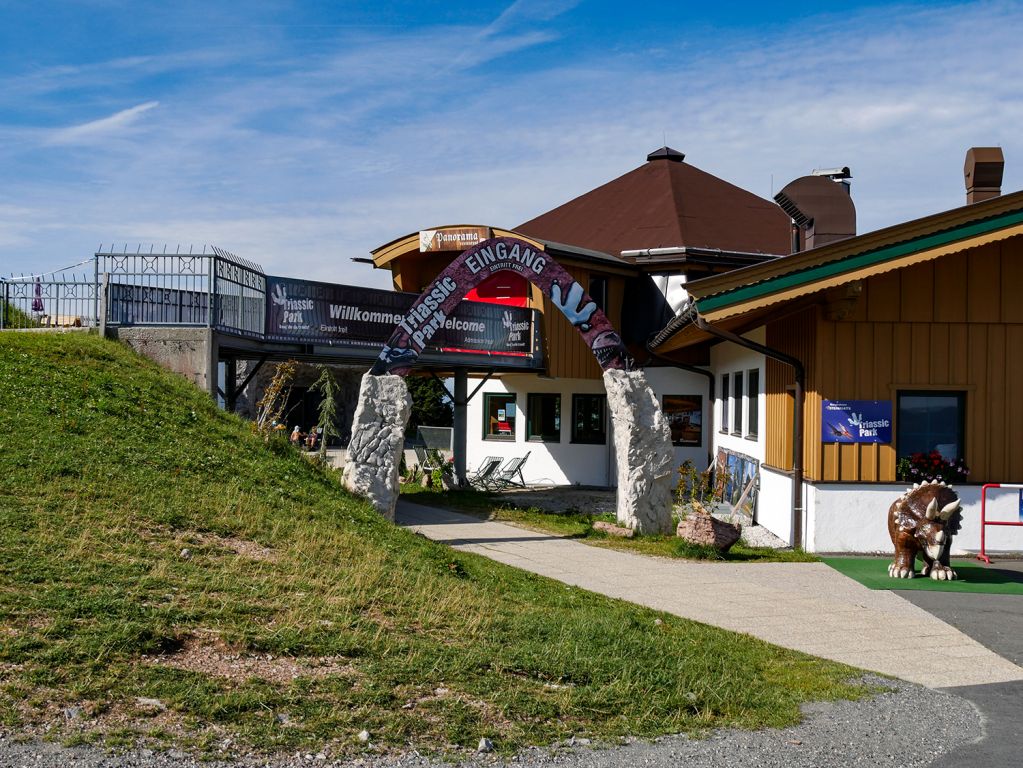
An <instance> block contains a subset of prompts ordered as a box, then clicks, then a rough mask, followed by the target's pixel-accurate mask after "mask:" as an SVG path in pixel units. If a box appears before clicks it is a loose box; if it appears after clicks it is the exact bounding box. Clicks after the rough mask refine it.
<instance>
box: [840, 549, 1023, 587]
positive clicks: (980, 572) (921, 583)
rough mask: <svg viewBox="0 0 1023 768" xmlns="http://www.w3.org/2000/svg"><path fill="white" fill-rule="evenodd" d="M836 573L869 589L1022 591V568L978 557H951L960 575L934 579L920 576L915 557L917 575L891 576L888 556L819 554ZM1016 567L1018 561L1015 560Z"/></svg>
mask: <svg viewBox="0 0 1023 768" xmlns="http://www.w3.org/2000/svg"><path fill="white" fill-rule="evenodd" d="M821 560H823V561H824V562H825V563H827V564H828V565H830V566H831V567H832V568H834V569H835V570H836V571H838V572H839V573H842V574H844V575H846V576H848V577H849V578H850V579H855V580H856V581H858V582H859V583H860V584H862V585H863V586H865V587H868V588H869V589H930V590H936V591H938V592H986V593H990V594H999V595H1023V572H1021V571H1019V570H1011V569H1009V568H999V567H998V563H997V562H994V563H992V564H991V565H985V564H984V563H982V562H980V561H978V560H966V559H963V560H958V559H955V558H953V559H952V568H953V569H955V572H956V574H957V575H958V577H959V578H957V579H956V580H955V581H935V580H934V579H931V578H926V577H921V576H920V567H921V562H920V558H917V562H916V569H917V570H916V573H917V575H916V578H913V579H893V578H892V577H891V576H889V575H888V566H889V565H890V564H891V562H892V558H890V557H822V558H821ZM1014 565H1015V566H1016V567H1018V564H1014Z"/></svg>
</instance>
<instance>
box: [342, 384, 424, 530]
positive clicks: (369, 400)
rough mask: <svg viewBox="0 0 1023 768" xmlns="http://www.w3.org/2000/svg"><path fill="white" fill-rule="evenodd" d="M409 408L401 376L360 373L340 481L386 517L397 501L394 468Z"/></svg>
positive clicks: (407, 395)
mask: <svg viewBox="0 0 1023 768" xmlns="http://www.w3.org/2000/svg"><path fill="white" fill-rule="evenodd" d="M411 410H412V398H411V397H410V396H409V393H408V387H407V386H406V384H405V379H404V378H402V377H401V376H392V375H387V376H374V375H373V374H371V373H367V374H366V375H364V376H363V377H362V386H361V387H360V388H359V404H358V406H356V409H355V419H354V421H353V422H352V440H351V442H350V443H349V444H348V461H347V464H346V465H345V475H344V483H345V487H346V488H347V489H348V490H350V491H351V492H352V493H357V494H359V495H361V496H365V497H366V498H367V499H369V501H370V503H371V504H372V505H373V506H374V507H375V508H376V510H377V511H378V512H379V513H380V514H381V515H383V516H384V517H386V518H387V519H388V520H394V507H395V505H396V504H397V503H398V468H399V465H400V464H401V450H402V447H403V446H404V443H405V425H406V424H407V423H408V417H409V413H411Z"/></svg>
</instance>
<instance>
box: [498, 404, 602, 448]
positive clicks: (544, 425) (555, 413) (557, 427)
mask: <svg viewBox="0 0 1023 768" xmlns="http://www.w3.org/2000/svg"><path fill="white" fill-rule="evenodd" d="M606 414H607V398H606V396H604V395H572V438H571V439H572V442H573V443H591V444H602V443H606V442H607V416H606ZM518 416H519V413H518V406H517V405H516V399H515V395H514V394H498V393H487V394H485V395H483V438H484V439H485V440H514V439H515V424H516V422H517V420H518ZM524 418H525V421H526V439H527V440H539V441H542V442H545V443H558V442H561V395H560V394H557V393H550V392H535V393H532V394H529V395H526V413H525V416H524Z"/></svg>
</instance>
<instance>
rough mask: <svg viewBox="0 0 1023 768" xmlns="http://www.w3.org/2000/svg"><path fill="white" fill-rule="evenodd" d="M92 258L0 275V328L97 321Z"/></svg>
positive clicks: (65, 325)
mask: <svg viewBox="0 0 1023 768" xmlns="http://www.w3.org/2000/svg"><path fill="white" fill-rule="evenodd" d="M91 262H92V259H89V260H88V261H84V262H82V263H80V264H75V265H73V266H71V267H68V268H67V269H65V270H57V271H56V272H48V273H45V274H40V275H18V276H16V275H11V276H10V277H2V276H0V328H83V327H84V328H89V327H94V326H96V325H97V322H96V320H97V314H96V300H97V297H98V295H99V294H98V286H97V283H96V278H95V270H93V269H88V270H87V271H83V272H75V271H72V270H74V269H75V268H78V267H82V266H86V265H88V266H90V267H91Z"/></svg>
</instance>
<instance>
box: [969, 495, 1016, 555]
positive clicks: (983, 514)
mask: <svg viewBox="0 0 1023 768" xmlns="http://www.w3.org/2000/svg"><path fill="white" fill-rule="evenodd" d="M988 488H1017V489H1019V490H1020V520H1019V522H1015V523H1014V522H1010V521H1008V520H988V519H987V489H988ZM989 525H1014V526H1017V527H1020V526H1023V485H1015V484H1012V483H985V484H984V485H983V486H981V489H980V554H979V555H977V559H978V560H983V561H984V562H985V563H987V564H988V565H991V558H990V557H988V556H987V552H986V549H985V547H986V541H985V538H984V531H985V530H986V529H987V526H989Z"/></svg>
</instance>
